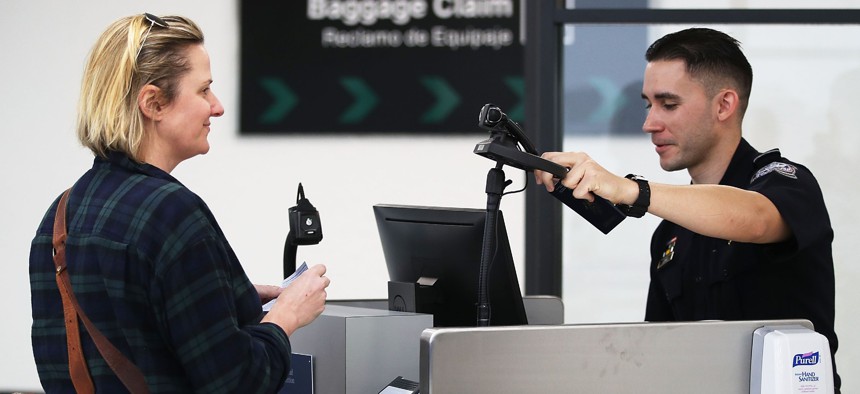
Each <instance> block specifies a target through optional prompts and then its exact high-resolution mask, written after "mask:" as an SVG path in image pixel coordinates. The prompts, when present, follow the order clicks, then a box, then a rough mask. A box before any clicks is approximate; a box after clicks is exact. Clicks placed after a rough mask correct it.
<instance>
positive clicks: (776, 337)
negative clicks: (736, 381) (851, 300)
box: [750, 326, 833, 394]
mask: <svg viewBox="0 0 860 394" xmlns="http://www.w3.org/2000/svg"><path fill="white" fill-rule="evenodd" d="M830 357H831V356H830V345H829V343H828V342H827V338H826V337H824V336H823V335H821V334H819V333H817V332H815V331H813V330H810V329H808V328H806V327H802V326H765V327H762V328H759V329H758V330H756V331H755V333H753V346H752V359H751V363H750V394H795V393H802V394H833V363H832V362H831V359H830Z"/></svg>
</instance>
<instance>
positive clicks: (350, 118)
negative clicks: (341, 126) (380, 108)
mask: <svg viewBox="0 0 860 394" xmlns="http://www.w3.org/2000/svg"><path fill="white" fill-rule="evenodd" d="M340 84H341V86H343V87H344V89H346V90H347V91H348V92H349V93H350V94H352V96H353V97H354V98H355V101H354V102H353V103H352V105H350V106H349V108H347V109H346V111H344V112H343V113H342V114H341V115H340V123H358V122H361V121H362V120H364V118H365V117H366V116H367V115H368V114H369V113H370V112H371V111H373V108H375V107H376V104H378V103H379V99H377V98H376V94H375V93H373V90H371V89H370V87H368V86H367V84H366V83H364V80H362V79H361V78H357V77H343V78H341V79H340Z"/></svg>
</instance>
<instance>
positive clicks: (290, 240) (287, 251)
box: [284, 230, 299, 278]
mask: <svg viewBox="0 0 860 394" xmlns="http://www.w3.org/2000/svg"><path fill="white" fill-rule="evenodd" d="M298 249H299V245H298V244H297V243H296V236H295V235H294V234H293V230H290V232H289V233H287V240H286V241H284V278H286V277H288V276H290V275H292V274H293V272H296V251H298Z"/></svg>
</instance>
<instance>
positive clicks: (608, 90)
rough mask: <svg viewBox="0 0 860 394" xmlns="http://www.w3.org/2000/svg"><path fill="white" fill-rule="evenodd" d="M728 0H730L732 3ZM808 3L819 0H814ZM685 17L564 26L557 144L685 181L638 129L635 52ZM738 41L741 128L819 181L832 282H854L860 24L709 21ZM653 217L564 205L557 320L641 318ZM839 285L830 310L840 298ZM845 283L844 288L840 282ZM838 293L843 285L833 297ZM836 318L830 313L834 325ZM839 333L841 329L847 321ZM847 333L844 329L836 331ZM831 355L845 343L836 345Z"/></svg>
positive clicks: (842, 302) (613, 164)
mask: <svg viewBox="0 0 860 394" xmlns="http://www.w3.org/2000/svg"><path fill="white" fill-rule="evenodd" d="M733 3H737V2H733ZM816 5H817V3H816ZM686 27H687V26H680V25H652V26H645V25H624V26H591V25H589V26H568V27H567V34H566V37H565V40H564V42H565V45H564V48H563V55H562V56H563V57H562V59H563V65H562V68H563V70H562V79H563V81H564V97H563V103H562V106H563V107H562V108H563V119H564V122H563V126H564V133H565V136H564V137H565V138H564V150H566V151H571V150H575V151H585V152H587V153H588V154H589V155H590V156H591V157H592V158H593V159H595V160H596V161H597V162H598V163H600V164H601V165H603V166H604V167H605V168H607V169H608V170H610V171H613V172H614V173H616V174H619V175H624V174H627V173H636V174H641V175H644V176H645V177H647V178H649V179H651V180H654V181H657V182H663V183H673V184H686V183H689V176H688V175H687V173H686V171H677V172H673V173H667V172H665V171H663V170H662V169H661V168H660V166H659V163H658V158H657V156H656V153H655V152H654V148H653V146H652V144H651V142H650V139H649V138H648V136H647V135H645V133H643V132H642V131H641V124H642V120H643V119H644V115H645V105H644V103H643V101H642V99H641V97H640V92H641V90H640V89H641V83H642V74H643V70H644V66H645V61H644V58H643V54H644V52H645V49H646V48H647V46H648V45H650V43H651V42H653V41H654V40H655V39H657V38H659V37H662V36H663V35H664V34H666V33H668V32H672V31H677V30H681V29H683V28H686ZM707 27H712V28H715V29H718V30H721V31H724V32H726V33H728V34H729V35H731V36H733V37H735V38H737V39H738V40H739V41H741V43H742V46H743V49H744V52H745V54H746V56H747V58H748V59H749V61H750V63H751V64H752V67H753V71H754V75H755V77H754V82H753V89H752V95H751V99H750V104H749V109H748V110H747V114H746V117H745V121H744V127H743V128H744V137H745V138H746V139H747V140H748V141H749V142H750V143H751V144H752V145H753V146H754V147H756V148H757V149H758V150H759V151H764V150H767V149H770V148H774V147H778V148H780V150H781V151H782V153H783V155H784V156H786V157H788V158H789V159H791V160H794V161H797V162H799V163H802V164H804V165H806V166H807V167H809V168H810V169H811V170H812V171H813V172H814V173H815V174H816V176H817V177H818V180H819V182H820V184H821V187H822V190H823V192H824V196H825V200H826V202H827V205H828V210H829V212H830V215H831V216H830V219H831V221H832V225H833V229H834V232H835V240H834V243H833V257H834V261H835V262H836V286H837V289H840V288H842V289H848V288H849V287H850V286H851V285H852V284H853V283H857V281H860V268H858V266H857V265H856V264H853V263H851V262H852V261H856V257H855V256H854V253H853V248H852V247H853V244H855V243H856V242H857V240H860V210H858V209H857V208H856V198H857V195H858V194H860V177H858V176H857V175H856V174H854V173H853V169H855V168H858V167H860V95H858V94H857V93H856V92H858V91H860V26H853V25H852V26H835V25H818V26H809V25H792V26H787V25H722V26H707ZM658 223H659V219H658V218H656V217H654V216H652V215H646V216H645V217H644V218H642V219H632V218H629V219H627V220H625V221H624V222H623V223H621V224H620V225H619V226H618V227H617V228H616V229H615V230H613V231H612V232H611V233H610V234H609V235H603V234H602V233H600V232H599V231H597V230H596V229H594V228H593V227H592V226H591V225H589V224H588V223H587V222H585V221H584V220H583V219H581V218H580V217H579V216H577V215H576V214H575V213H574V212H572V211H570V210H567V209H565V210H564V219H563V239H564V246H563V252H562V253H563V261H564V263H563V264H564V268H563V272H564V278H563V289H564V294H563V297H564V303H565V307H566V308H565V309H566V312H565V318H566V322H567V323H583V322H589V323H592V322H623V321H641V320H642V319H643V317H644V310H645V299H646V295H647V291H648V282H649V271H648V260H649V258H648V255H649V250H648V249H649V242H650V238H651V233H652V231H653V230H654V228H655V227H656V226H657V224H658ZM839 294H840V291H839V290H837V316H841V317H842V321H847V322H850V321H851V320H850V319H849V320H846V319H848V316H850V315H851V313H849V309H848V308H851V302H850V300H846V299H844V298H840V296H839ZM844 294H848V293H844ZM843 297H844V296H843ZM839 321H840V318H839V317H837V324H839ZM837 332H841V333H847V328H846V329H842V330H840V327H839V326H837ZM843 335H845V334H843ZM840 353H841V354H840V356H841V357H840V359H842V360H844V359H845V358H846V357H850V356H849V353H851V350H850V349H846V350H844V351H843V350H842V349H840Z"/></svg>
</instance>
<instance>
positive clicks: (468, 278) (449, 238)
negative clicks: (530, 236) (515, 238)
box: [373, 204, 527, 327]
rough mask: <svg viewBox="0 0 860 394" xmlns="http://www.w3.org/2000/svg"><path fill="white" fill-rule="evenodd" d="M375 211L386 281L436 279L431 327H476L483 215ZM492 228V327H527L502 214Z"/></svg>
mask: <svg viewBox="0 0 860 394" xmlns="http://www.w3.org/2000/svg"><path fill="white" fill-rule="evenodd" d="M373 211H374V214H375V216H376V225H377V228H378V230H379V238H380V240H381V241H382V251H383V254H384V255H385V263H386V265H387V267H388V275H389V278H390V280H391V281H393V282H409V283H416V282H417V281H418V279H419V278H430V279H435V283H434V284H433V285H432V288H433V289H432V294H433V302H432V304H433V305H432V308H430V309H431V310H430V311H429V312H432V313H433V325H434V326H436V327H468V326H476V325H477V309H476V308H477V307H476V306H477V302H478V276H479V271H480V265H481V250H482V245H483V237H484V222H485V221H486V211H484V210H480V209H468V208H440V207H416V206H402V205H381V204H380V205H375V206H374V207H373ZM496 222H497V231H496V247H495V253H494V261H493V263H492V265H491V266H490V270H489V278H488V285H487V288H488V298H489V301H490V325H494V326H502V325H519V324H526V323H527V320H526V313H525V309H524V308H523V299H522V294H521V292H520V287H519V282H518V281H517V273H516V269H515V268H514V261H513V257H512V256H511V248H510V244H509V242H508V235H507V231H506V230H505V221H504V218H503V216H502V212H501V211H500V212H499V216H498V220H497V221H496ZM416 312H425V313H427V312H428V311H427V310H416Z"/></svg>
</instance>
